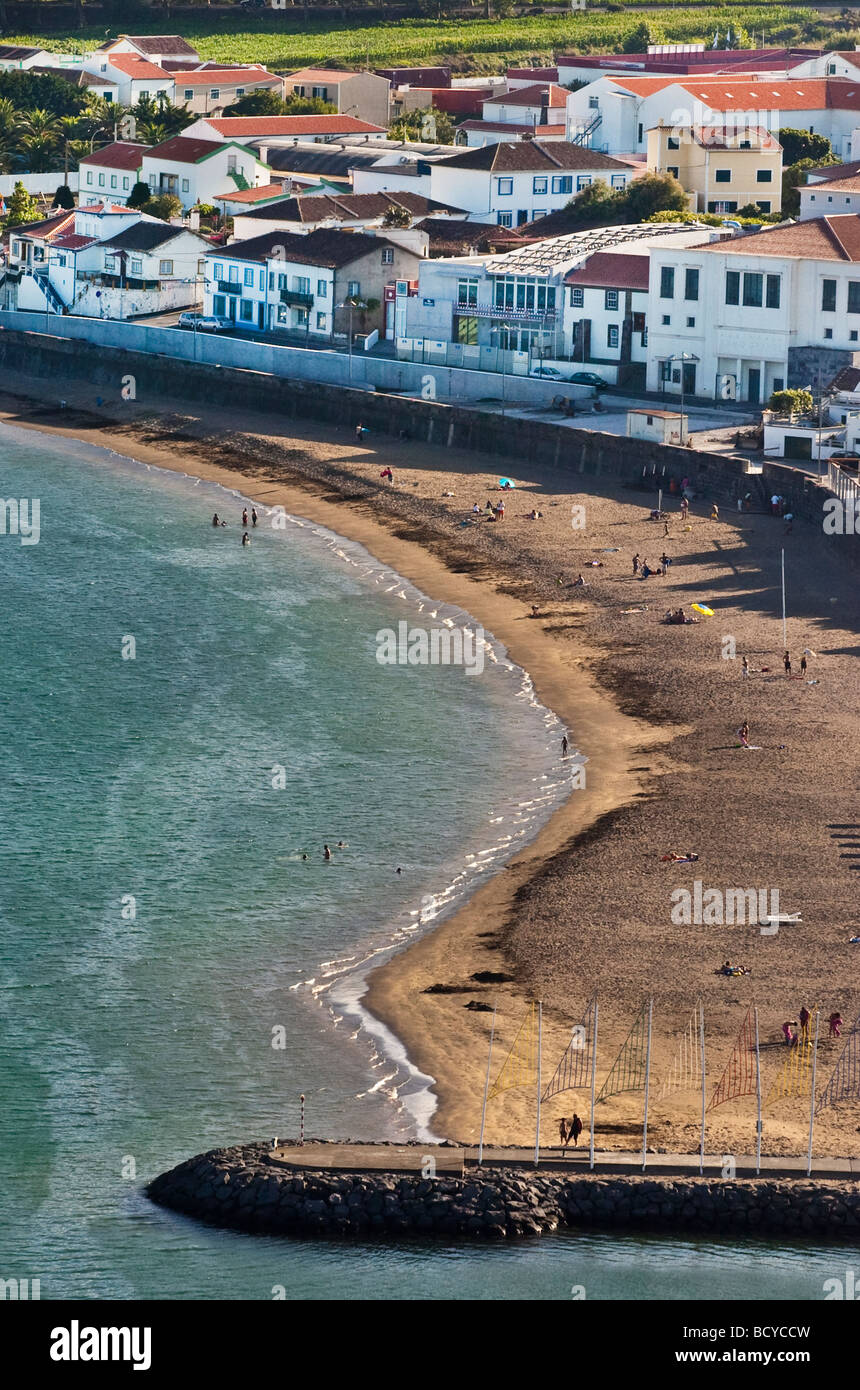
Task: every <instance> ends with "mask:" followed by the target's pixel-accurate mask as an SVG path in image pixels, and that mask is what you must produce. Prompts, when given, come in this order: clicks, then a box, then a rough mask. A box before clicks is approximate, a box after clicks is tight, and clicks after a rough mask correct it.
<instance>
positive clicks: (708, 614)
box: [690, 603, 714, 618]
mask: <svg viewBox="0 0 860 1390" xmlns="http://www.w3.org/2000/svg"><path fill="white" fill-rule="evenodd" d="M690 607H691V608H695V610H696V612H697V613H701V614H702V616H703V617H705V618H712V617H713V616H714V610H713V608H709V607H708V605H707V604H706V603H691V604H690Z"/></svg>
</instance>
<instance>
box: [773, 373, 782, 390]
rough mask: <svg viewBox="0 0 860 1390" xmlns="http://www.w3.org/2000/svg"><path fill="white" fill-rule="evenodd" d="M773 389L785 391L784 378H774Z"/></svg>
mask: <svg viewBox="0 0 860 1390" xmlns="http://www.w3.org/2000/svg"><path fill="white" fill-rule="evenodd" d="M773 389H774V391H784V390H785V378H784V377H781V376H775V377H774V379H773Z"/></svg>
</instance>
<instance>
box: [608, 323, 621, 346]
mask: <svg viewBox="0 0 860 1390" xmlns="http://www.w3.org/2000/svg"><path fill="white" fill-rule="evenodd" d="M606 346H607V347H611V348H617V347H618V324H617V323H610V324H608V325H607V328H606Z"/></svg>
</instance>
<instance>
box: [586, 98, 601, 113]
mask: <svg viewBox="0 0 860 1390" xmlns="http://www.w3.org/2000/svg"><path fill="white" fill-rule="evenodd" d="M588 109H589V111H599V110H600V98H599V97H589V98H588Z"/></svg>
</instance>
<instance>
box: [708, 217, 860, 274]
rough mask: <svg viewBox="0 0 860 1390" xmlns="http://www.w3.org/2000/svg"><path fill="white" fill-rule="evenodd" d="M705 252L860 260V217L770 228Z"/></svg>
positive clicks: (812, 221)
mask: <svg viewBox="0 0 860 1390" xmlns="http://www.w3.org/2000/svg"><path fill="white" fill-rule="evenodd" d="M697 249H698V250H701V251H716V252H718V253H723V252H729V253H737V254H738V255H741V256H789V257H797V258H799V259H801V260H805V261H852V262H856V261H860V214H858V213H856V212H846V213H842V214H840V215H839V216H835V217H813V218H810V220H809V221H808V222H795V223H793V224H792V225H791V226H786V227H768V228H766V229H765V230H763V231H761V232H752V233H750V234H749V235H748V236H744V235H743V234H741V235H740V236H736V237H732V238H731V239H730V240H729V241H720V242H712V243H710V244H709V245H706V246H701V247H698V248H697Z"/></svg>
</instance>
